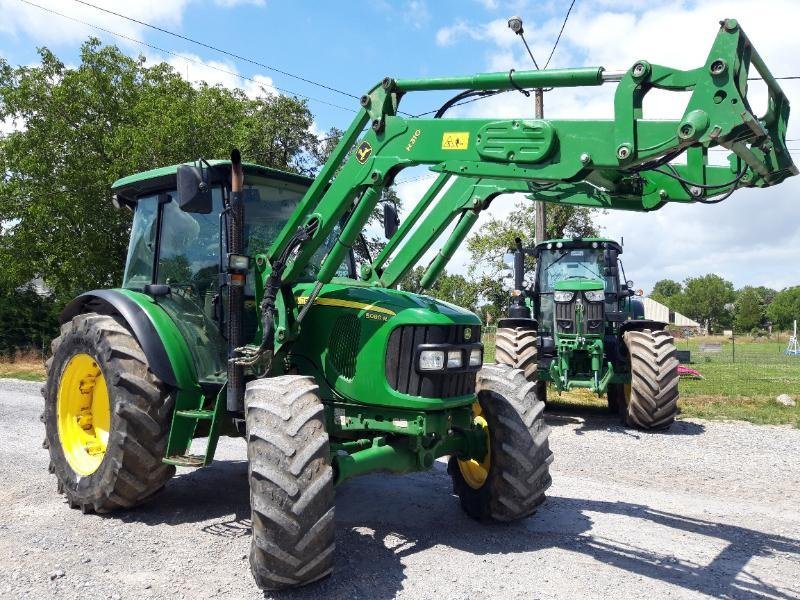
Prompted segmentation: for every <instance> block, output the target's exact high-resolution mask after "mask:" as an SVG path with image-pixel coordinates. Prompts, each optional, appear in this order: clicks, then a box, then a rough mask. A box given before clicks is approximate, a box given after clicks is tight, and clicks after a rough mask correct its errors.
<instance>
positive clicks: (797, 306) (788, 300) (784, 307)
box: [767, 285, 800, 329]
mask: <svg viewBox="0 0 800 600" xmlns="http://www.w3.org/2000/svg"><path fill="white" fill-rule="evenodd" d="M767 317H768V318H769V320H770V321H772V325H773V327H775V328H778V329H789V328H790V327H791V326H792V322H793V321H794V320H795V319H797V320H798V321H800V285H799V286H795V287H790V288H786V289H785V290H782V291H780V292H778V293H777V294H776V295H775V299H774V300H773V301H772V303H771V304H770V305H769V306H768V307H767Z"/></svg>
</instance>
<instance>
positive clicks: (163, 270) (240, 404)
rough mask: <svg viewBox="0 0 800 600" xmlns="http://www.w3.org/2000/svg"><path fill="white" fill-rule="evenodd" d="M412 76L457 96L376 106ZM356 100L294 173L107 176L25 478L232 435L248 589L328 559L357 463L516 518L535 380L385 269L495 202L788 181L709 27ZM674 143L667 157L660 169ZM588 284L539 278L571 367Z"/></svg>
mask: <svg viewBox="0 0 800 600" xmlns="http://www.w3.org/2000/svg"><path fill="white" fill-rule="evenodd" d="M751 64H752V66H753V67H755V70H757V71H758V72H759V73H760V75H761V76H762V77H763V78H764V80H765V82H766V83H767V87H768V92H769V97H770V98H769V109H768V112H767V114H766V115H764V116H762V117H760V118H759V117H756V116H755V115H754V114H752V112H751V111H750V108H749V105H748V103H747V76H748V73H749V70H750V67H751ZM605 83H615V84H617V90H616V96H615V100H614V110H615V116H614V119H610V120H585V119H581V120H553V121H547V120H537V119H527V118H519V119H486V118H483V119H460V118H443V117H444V114H445V113H446V112H447V110H448V109H449V108H451V107H452V106H454V105H455V104H457V103H458V102H460V101H462V100H464V99H466V98H470V97H476V96H481V95H486V94H487V93H498V92H501V91H512V90H518V89H519V88H521V87H522V88H524V87H530V88H546V87H579V86H599V85H603V84H605ZM655 88H660V89H664V90H669V91H685V92H690V94H691V97H690V99H689V103H688V105H687V109H686V113H685V114H684V115H683V117H682V118H681V119H680V120H654V119H645V118H643V116H642V114H641V103H642V99H643V97H644V96H645V95H646V93H647V92H648V91H649V90H651V89H655ZM436 90H458V93H457V95H455V96H454V97H453V98H451V99H450V100H449V101H448V102H446V103H445V104H444V105H443V106H442V107H441V108H440V109H439V111H437V112H436V114H435V115H434V116H433V117H431V118H426V117H412V116H408V115H406V114H405V113H401V112H400V111H399V110H398V107H399V105H400V101H401V99H402V98H404V97H405V96H406V95H408V94H412V93H416V92H424V91H436ZM360 104H361V108H360V110H359V111H358V113H357V115H356V117H355V119H354V120H353V122H352V124H351V125H350V127H349V128H348V129H347V131H346V132H345V133H344V134H343V135H342V138H341V141H340V142H339V144H338V145H337V146H336V148H335V150H334V151H333V153H332V154H331V156H330V158H329V159H328V161H327V162H326V163H325V165H324V166H323V167H322V168H321V170H320V172H319V173H318V174H317V176H316V177H315V178H314V179H308V178H305V177H300V176H298V175H293V174H289V173H283V172H280V171H275V170H272V169H268V168H265V167H262V166H258V165H253V164H243V163H242V162H241V156H239V154H238V152H233V153H232V155H231V160H230V161H213V162H209V161H205V160H203V161H197V162H194V163H188V164H183V165H175V166H170V167H164V168H159V169H154V170H151V171H147V172H144V173H139V174H136V175H131V176H128V177H125V178H123V179H120V180H119V181H117V182H116V183H114V184H113V186H112V189H113V191H114V193H115V196H114V202H115V203H116V205H117V206H118V207H120V208H122V207H127V208H129V209H131V210H132V211H133V222H132V227H131V234H130V244H129V251H128V257H127V262H126V266H125V274H124V277H123V281H122V285H121V286H120V287H119V288H117V289H108V290H93V291H89V292H86V293H84V294H82V295H80V296H79V297H77V298H75V299H74V300H73V301H72V302H70V303H69V304H68V305H67V306H66V307H65V308H64V310H63V312H62V313H61V323H62V325H61V333H60V335H59V336H58V337H57V338H56V339H55V341H54V342H53V345H52V351H53V356H52V358H51V359H50V360H49V361H48V363H47V369H48V378H47V383H46V384H45V386H44V388H43V393H44V413H43V415H42V419H43V421H44V423H45V430H46V439H45V445H46V447H48V449H49V453H50V470H51V472H53V473H54V474H55V476H56V478H57V480H58V489H59V491H60V492H62V493H64V495H65V496H66V498H67V501H68V503H69V504H70V506H72V507H75V508H80V509H81V510H82V511H86V512H89V511H96V512H108V511H112V510H115V509H121V508H129V507H132V506H136V505H138V504H140V503H142V502H144V501H146V500H148V499H149V498H151V497H152V496H153V495H154V494H155V493H156V492H157V491H158V490H159V489H161V488H162V487H163V486H164V485H166V484H167V482H168V481H169V479H170V477H171V476H172V475H173V474H174V473H175V468H176V467H202V466H204V465H208V464H209V463H210V462H211V461H212V460H213V457H214V452H215V450H216V445H217V441H218V439H219V436H220V435H231V436H242V437H245V438H246V440H247V455H248V461H249V468H248V481H249V486H250V505H251V509H252V529H253V540H252V544H251V552H250V565H251V569H252V572H253V575H254V577H255V579H256V582H257V583H258V585H259V586H260V587H262V588H266V589H278V588H287V587H293V586H299V585H304V584H307V583H310V582H312V581H316V580H318V579H320V578H322V577H324V576H326V575H327V574H329V573H330V572H331V571H332V568H333V557H334V533H335V526H334V512H335V511H334V488H335V486H336V485H339V484H341V483H342V482H344V481H346V480H348V479H349V478H350V477H353V476H356V475H359V474H363V473H371V472H377V471H389V472H394V473H407V472H412V471H418V470H423V469H429V468H431V466H432V465H433V463H434V461H435V460H436V459H437V458H439V457H445V456H447V457H449V458H448V471H449V473H450V476H451V478H452V485H453V490H454V493H455V494H456V495H457V496H458V497H459V499H460V503H461V506H462V507H463V509H464V510H465V511H466V512H467V513H468V514H469V515H470V516H472V517H474V518H476V519H480V520H486V521H511V520H514V519H520V518H523V517H526V516H528V515H530V514H532V513H533V512H534V511H535V510H536V508H537V507H538V506H539V505H540V504H541V503H542V502H543V501H544V498H545V496H544V494H545V491H546V490H547V489H548V487H549V486H550V483H551V477H550V473H549V466H550V464H551V462H552V460H553V455H552V453H551V452H550V449H549V444H548V435H549V428H548V427H547V426H546V425H545V423H544V420H543V416H542V413H543V409H544V403H543V402H542V399H541V398H540V397H539V395H537V384H535V383H533V382H532V381H529V380H528V379H526V377H525V374H524V372H523V371H522V370H520V369H515V368H512V367H510V366H507V365H483V346H482V344H481V327H480V321H479V319H478V317H477V316H476V315H474V314H473V313H471V312H469V311H466V310H464V309H461V308H458V307H456V306H453V305H450V304H448V303H445V302H440V301H437V300H434V299H432V298H429V297H426V296H423V295H416V294H411V293H406V292H403V291H400V290H398V289H397V287H398V285H400V283H401V282H402V280H403V278H404V277H405V275H406V274H407V273H408V272H409V271H411V270H412V269H413V268H414V267H415V266H416V265H417V263H418V262H419V261H420V260H421V259H422V258H423V256H424V255H425V253H426V251H427V249H428V248H429V247H430V246H431V244H434V243H436V242H438V241H441V239H442V238H443V237H444V236H446V238H445V239H444V242H443V243H442V245H441V247H440V249H439V252H438V253H437V254H436V256H435V257H434V258H433V260H432V261H431V262H430V263H429V264H428V266H427V268H426V270H425V273H424V274H423V276H422V279H421V283H422V286H423V287H428V286H429V285H431V284H432V283H433V282H434V281H435V280H436V278H437V276H438V275H439V274H440V273H441V272H442V270H443V269H444V267H445V265H446V264H447V262H448V261H449V260H450V259H451V258H452V256H453V254H454V252H455V251H456V249H457V248H458V247H459V246H460V245H461V244H463V243H464V240H465V239H466V236H467V235H468V234H469V231H470V228H471V227H472V226H473V225H474V224H475V223H476V221H477V219H478V216H479V214H480V212H481V211H482V210H485V209H486V208H488V207H489V206H490V204H491V202H493V201H494V200H495V198H497V197H499V196H502V195H503V194H508V193H511V192H523V193H525V192H527V193H533V194H534V196H535V197H537V198H539V197H541V198H542V199H544V200H546V201H548V202H558V203H568V204H579V205H585V206H591V207H602V208H611V209H622V210H638V211H647V210H655V209H658V208H660V207H661V206H664V205H665V204H666V203H668V202H684V203H695V202H717V201H719V198H718V197H719V196H724V197H727V196H728V195H730V194H731V193H733V192H734V191H735V190H736V189H737V188H739V187H742V186H747V187H758V188H760V187H768V186H773V185H778V184H780V183H781V182H782V181H784V180H785V179H786V178H788V177H790V176H792V175H795V174H797V168H796V167H795V165H794V164H793V163H792V160H791V156H790V154H789V152H788V151H787V150H786V140H785V138H786V127H787V121H788V116H789V105H788V102H787V101H786V98H785V95H784V94H783V92H782V90H781V89H780V86H779V85H778V84H777V82H776V81H775V80H774V78H773V77H772V75H771V74H770V73H769V70H768V69H767V68H766V66H765V65H764V63H763V62H762V61H761V59H760V57H759V56H758V54H757V53H756V52H755V50H754V49H753V47H752V45H751V44H750V42H749V40H748V39H747V37H746V36H745V34H744V32H743V31H742V30H741V28H740V27H739V25H738V23H737V22H736V21H735V20H732V19H729V20H726V21H724V22H723V23H722V25H721V26H720V29H719V31H718V33H717V37H716V39H715V41H714V44H713V46H712V48H711V52H710V53H709V56H708V58H707V60H706V62H705V63H704V64H703V65H702V66H700V67H698V68H697V69H694V70H692V71H681V70H676V69H671V68H669V67H665V66H661V65H653V64H650V63H647V62H645V61H639V62H637V63H635V64H634V65H633V66H632V67H631V68H630V69H629V70H627V71H624V72H614V71H607V70H605V69H603V68H602V67H586V68H579V69H558V70H549V71H548V70H544V71H511V72H510V73H509V72H500V73H481V74H477V75H473V76H466V77H443V78H430V79H396V80H395V79H392V78H388V77H387V78H386V79H384V80H383V81H381V82H380V83H379V84H378V85H376V86H375V87H373V88H372V89H371V90H370V91H369V92H368V93H367V94H365V95H364V96H362V98H361V99H360ZM717 146H721V147H724V148H727V149H728V150H729V151H730V162H729V164H728V165H726V166H715V165H709V164H708V149H709V148H710V147H717ZM682 154H685V155H686V163H685V164H676V165H674V166H673V165H672V164H670V161H672V160H673V159H674V158H676V157H677V156H679V155H682ZM415 166H428V167H429V168H431V169H432V170H434V171H436V172H438V176H437V177H436V179H435V181H434V182H433V183H432V185H431V186H430V187H429V189H428V190H427V191H426V192H425V193H424V194H423V196H422V197H421V198H420V199H419V202H418V203H417V204H416V206H414V208H413V209H412V210H411V211H410V213H409V214H408V216H407V217H406V219H405V220H404V222H403V224H402V225H400V224H399V221H398V218H397V213H396V210H395V209H394V208H393V207H392V206H391V205H388V204H385V205H384V223H385V227H386V230H385V233H386V236H387V238H389V240H388V243H387V244H386V246H385V247H384V248H383V250H381V251H380V253H379V254H378V255H377V256H376V257H374V258H372V257H370V256H369V253H366V256H365V257H362V258H361V259H359V260H358V261H357V260H356V256H355V255H354V251H353V249H354V248H355V247H357V246H358V245H359V244H360V243H362V242H363V239H362V231H364V228H365V226H366V225H367V223H368V222H369V220H370V218H371V216H372V215H373V213H374V211H375V210H376V209H377V206H378V203H379V202H380V201H381V198H382V195H383V191H384V189H385V188H387V187H388V186H391V185H392V184H393V182H394V181H395V178H396V177H397V176H398V174H399V173H402V172H403V170H404V169H406V168H409V167H415ZM665 169H670V170H671V171H674V172H671V171H667V170H665ZM687 181H689V182H692V183H699V185H693V186H692V187H688V186H687V184H686V183H685V182H687ZM567 243H568V242H563V243H562V246H563V245H564V244H567ZM557 244H558V242H557V243H556V245H557ZM551 250H552V252H553V256H554V257H555V258H554V259H553V260H552V261H551V262H554V261H555V259H556V258H558V254H559V252H561V251H562V250H563V247H562V248H554V249H547V250H543V251H542V252H545V251H546V252H551ZM613 250H614V248H613V247H611V246H610V245H609V244H606V248H604V250H603V252H604V253H607V255H608V257H609V258H608V260H607V261H606V263H604V264H608V265H610V266H613V265H614V264H615V263H614V261H613V260H612V259H613V254H614V252H613ZM604 256H605V254H604ZM541 260H542V261H544V260H545V259H544V256H543V257H542V259H541ZM595 275H599V273H595ZM595 275H593V276H592V277H591V278H583V279H582V283H581V284H580V286H579V289H574V290H573V289H571V288H563V289H554V292H553V293H554V294H555V293H570V294H573V298H574V299H573V300H572V303H570V302H564V303H559V304H558V305H557V304H555V303H554V309H555V310H556V311H560V310H561V308H559V305H560V304H564V306H565V307H566V308H567V309H568V310H567V311H566V312H564V313H563V316H562V317H558V316H556V317H554V319H555V324H556V325H557V324H558V322H559V320H558V319H559V318H563V320H564V321H565V322H566V321H567V320H573V319H574V321H572V322H573V325H572V326H573V328H574V329H573V330H572V331H570V332H566V331H565V330H564V331H563V333H558V336H557V337H552V338H550V339H551V340H553V343H554V344H555V343H556V342H557V341H562V342H563V344H564V346H563V347H564V349H565V351H566V350H567V349H570V351H571V352H572V354H573V356H575V359H576V360H577V359H578V357H579V353H580V352H585V349H586V348H587V344H589V343H590V342H589V339H590V338H589V329H587V327H590V328H591V331H592V332H594V331H595V330H596V331H598V334H597V335H598V336H599V337H600V339H599V340H595V342H594V344H595V347H600V346H602V344H603V336H602V330H603V329H604V328H605V324H606V318H605V317H603V320H602V322H600V324H599V325H598V324H597V321H598V319H597V314H598V313H596V312H592V311H595V309H594V308H592V307H589V306H588V304H590V303H589V302H588V297H587V294H589V293H596V292H601V291H602V290H603V286H604V283H603V281H602V277H596V276H595ZM565 285H566V284H565ZM578 293H580V294H581V297H580V298H578V296H577V294H578ZM584 301H586V303H585V302H584ZM619 302H624V299H620V300H619ZM579 304H580V307H581V308H580V311H581V312H579V309H578V305H579ZM601 304H602V303H601ZM569 310H571V311H572V312H571V313H570V312H569ZM612 312H613V313H615V314H619V313H621V312H622V308H619V309H618V310H616V311H610V312H609V315H611V313H612ZM558 314H559V315H560V314H562V313H560V312H559V313H558ZM579 315H580V316H579ZM578 319H580V320H578ZM619 319H620V320H619V322H618V323H617V322H616V321H615V322H614V324H613V327H612V328H613V329H614V330H615V331H616V332H617V333H616V334H617V336H618V337H619V335H621V336H622V338H623V339H624V340H627V344H628V346H627V348H628V350H629V352H630V353H631V357H632V359H631V360H633V361H636V360H643V361H644V360H650V359H649V358H647V357H645V353H646V352H650V353H656V354H658V355H659V356H661V355H665V356H666V355H668V354H669V352H671V351H672V345H671V341H670V340H669V338H668V336H667V335H666V333H664V332H663V331H661V330H655V329H650V330H648V329H646V328H638V327H634V326H631V325H627V323H639V322H638V321H629V320H627V319H626V318H623V317H621V316H620V317H619ZM528 321H530V319H528ZM639 324H640V325H642V323H639ZM557 326H560V325H557ZM578 327H580V329H581V330H580V331H578ZM598 344H599V346H598ZM637 344H639V345H641V347H642V348H643V350H641V351H640V350H638V349H637V348H638V346H637ZM547 351H548V352H549V351H550V350H549V349H548V350H547ZM543 356H544V351H543ZM594 356H595V357H596V358H597V361H598V364H597V365H591V364H590V363H591V361H589V363H587V364H588V365H589V366H585V365H584V366H582V367H581V369H582V370H583V371H586V370H587V369H589V368H590V367H593V366H596V367H597V368H596V369H595V371H596V372H597V373H598V376H597V379H593V380H592V383H591V385H593V386H594V387H595V388H596V389H598V390H602V389H605V387H604V386H607V385H620V386H624V384H625V383H626V379H625V376H624V375H623V374H622V373H617V372H616V371H613V372H612V375H607V374H608V373H609V372H611V371H609V370H608V369H607V368H606V367H607V366H606V365H603V364H600V358H599V357H600V354H599V353H597V352H596V353H595V354H594ZM637 357H641V358H637ZM581 360H583V359H581ZM558 364H562V363H558ZM612 364H613V363H612ZM658 364H659V365H661V366H662V367H664V368H667V367H669V366H670V365H671V363H670V362H669V361H668V360H661V359H659V362H658ZM570 368H572V367H571V365H570V361H569V360H567V361H566V363H563V365H562V369H561V371H558V372H556V374H557V376H558V377H562V376H563V377H565V378H566V379H563V381H564V382H565V383H566V382H569V381H575V380H574V378H572V375H573V373H572V372H570V370H569V369H570ZM659 368H660V367H659ZM587 372H588V371H587ZM632 372H633V375H634V377H636V376H637V373H640V371H639V370H637V367H636V366H635V365H634V367H633V368H632ZM642 372H643V371H642ZM571 378H572V379H571ZM637 381H638V380H636V379H634V380H633V392H632V396H631V397H632V398H633V394H636V393H638V387H637ZM590 387H591V386H590ZM660 389H663V390H666V387H664V386H662V387H661V388H660ZM670 418H671V417H670ZM651 425H655V424H654V423H651ZM198 438H200V439H198ZM193 441H194V442H195V443H194V444H193ZM201 444H205V449H204V450H203V451H198V449H197V446H199V445H201ZM225 493H226V491H225V490H220V494H225ZM187 502H191V499H187Z"/></svg>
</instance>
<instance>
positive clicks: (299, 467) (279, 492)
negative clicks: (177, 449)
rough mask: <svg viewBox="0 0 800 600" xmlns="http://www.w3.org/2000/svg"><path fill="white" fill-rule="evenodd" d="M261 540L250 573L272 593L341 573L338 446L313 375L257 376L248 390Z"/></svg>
mask: <svg viewBox="0 0 800 600" xmlns="http://www.w3.org/2000/svg"><path fill="white" fill-rule="evenodd" d="M245 411H246V419H247V457H248V460H249V466H248V477H249V481H250V507H251V510H252V521H253V540H252V543H251V545H250V568H251V570H252V572H253V577H254V578H255V580H256V583H257V584H258V586H259V587H260V588H262V589H265V590H279V589H284V588H292V587H299V586H302V585H307V584H309V583H312V582H314V581H317V580H318V579H322V578H323V577H325V576H327V575H329V574H330V573H331V572H332V571H333V550H334V533H335V524H334V492H333V469H332V467H331V461H330V443H329V441H328V433H327V432H326V431H325V417H324V407H323V405H322V400H321V399H320V397H319V387H318V386H317V385H316V383H314V378H313V377H305V376H299V375H283V376H281V377H270V378H265V379H257V380H255V381H251V382H250V383H248V384H247V389H246V391H245Z"/></svg>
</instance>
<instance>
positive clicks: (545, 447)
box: [447, 365, 553, 521]
mask: <svg viewBox="0 0 800 600" xmlns="http://www.w3.org/2000/svg"><path fill="white" fill-rule="evenodd" d="M477 395H478V399H477V402H476V403H475V406H474V407H473V415H474V416H473V419H474V422H475V423H476V424H477V425H480V426H481V427H483V428H484V430H485V431H486V435H487V438H488V439H487V441H488V444H487V445H488V448H489V451H488V453H487V455H486V456H485V457H484V458H483V459H482V460H480V461H478V460H460V459H459V458H457V457H455V456H453V457H451V458H450V461H449V463H448V467H447V470H448V472H449V473H450V476H451V477H452V479H453V491H454V492H455V493H456V494H457V495H458V496H459V498H460V500H461V506H462V508H463V509H464V511H465V512H466V513H467V514H468V515H469V516H471V517H473V518H475V519H479V520H493V521H513V520H515V519H521V518H523V517H526V516H528V515H530V514H532V513H533V512H535V510H536V507H537V506H539V505H540V504H541V503H542V502H544V498H545V496H544V494H545V491H546V490H547V488H549V487H550V484H551V483H552V479H551V477H550V463H551V462H553V453H552V452H550V447H549V444H548V436H549V435H550V428H549V427H548V426H547V425H546V424H545V423H544V416H543V411H544V403H543V402H541V401H540V400H539V399H538V398H537V396H536V388H535V384H534V383H532V382H530V381H528V380H526V378H525V375H524V373H523V372H522V371H520V370H518V369H511V368H509V367H507V366H501V365H486V366H484V367H483V368H482V369H481V370H480V371H479V372H478V385H477Z"/></svg>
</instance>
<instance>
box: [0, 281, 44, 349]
mask: <svg viewBox="0 0 800 600" xmlns="http://www.w3.org/2000/svg"><path fill="white" fill-rule="evenodd" d="M57 312H58V311H57V310H56V306H55V303H54V302H53V299H52V298H50V297H48V296H40V295H39V294H37V293H36V291H35V290H34V289H33V286H26V287H23V288H19V289H17V288H10V287H5V286H2V287H0V358H3V357H13V356H14V354H15V353H16V352H17V351H19V350H41V349H42V348H45V349H47V348H49V346H50V340H52V339H53V337H54V336H55V335H56V333H58V321H57V319H56V316H57Z"/></svg>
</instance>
